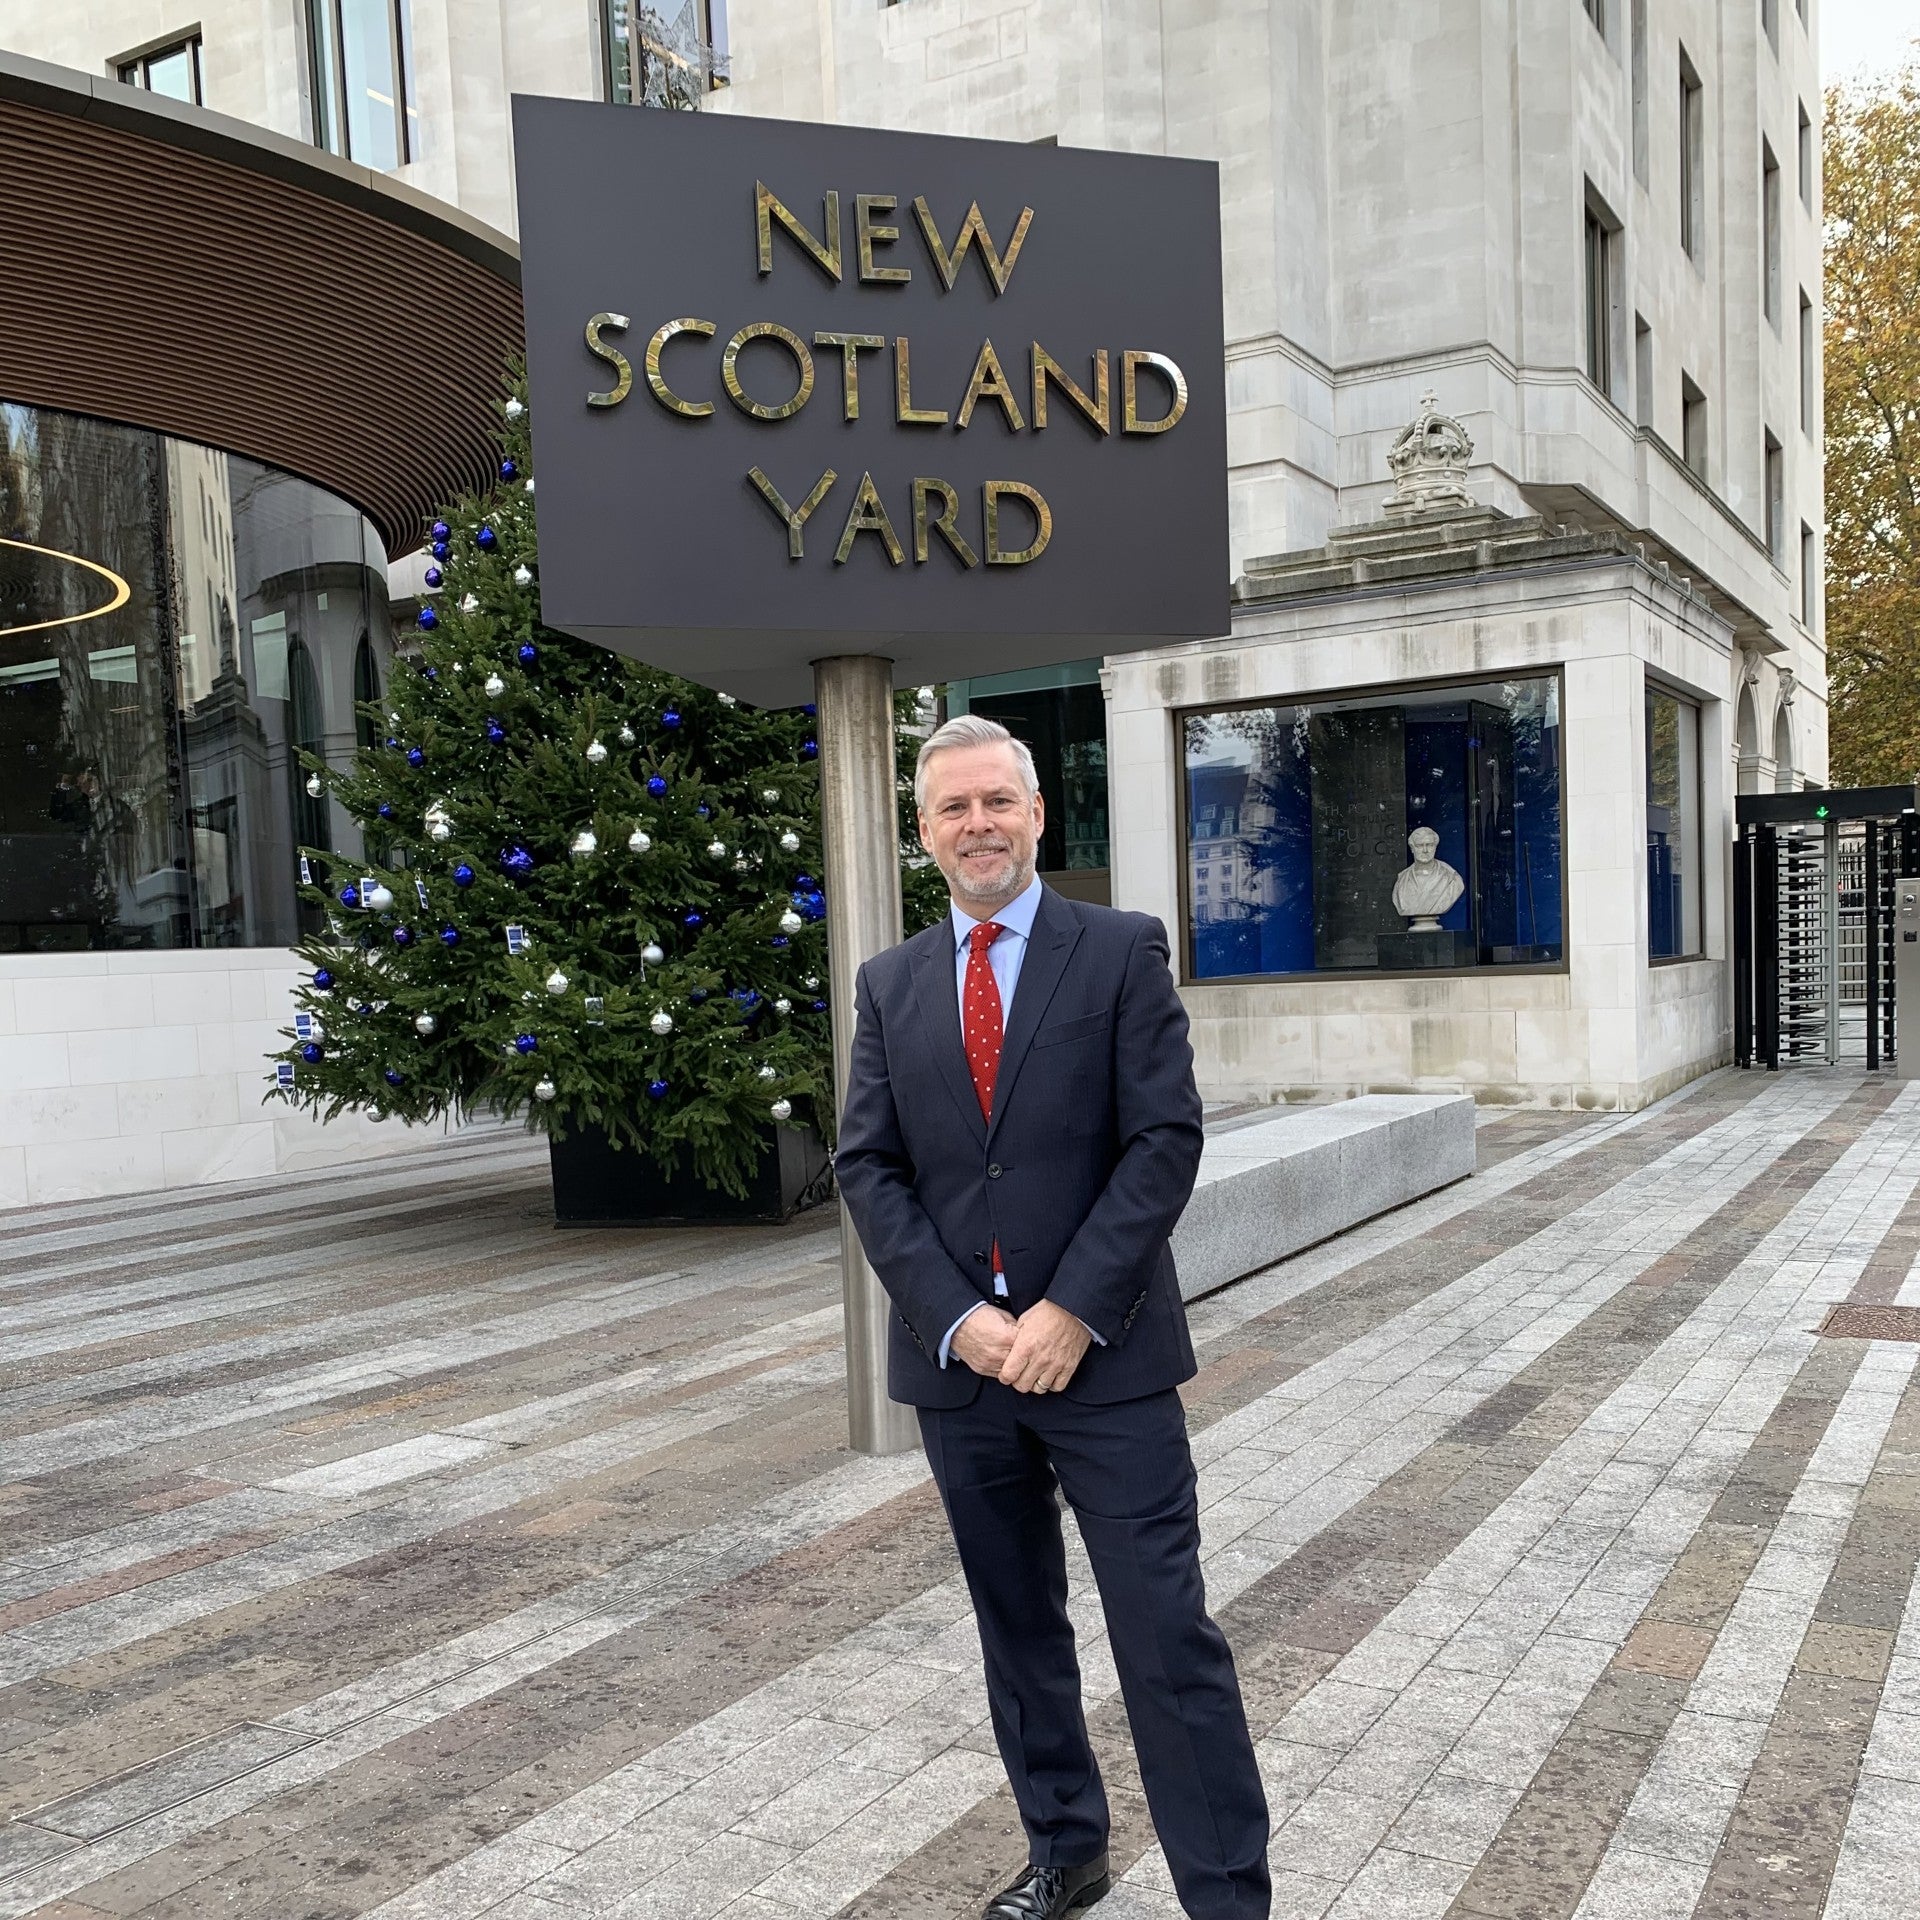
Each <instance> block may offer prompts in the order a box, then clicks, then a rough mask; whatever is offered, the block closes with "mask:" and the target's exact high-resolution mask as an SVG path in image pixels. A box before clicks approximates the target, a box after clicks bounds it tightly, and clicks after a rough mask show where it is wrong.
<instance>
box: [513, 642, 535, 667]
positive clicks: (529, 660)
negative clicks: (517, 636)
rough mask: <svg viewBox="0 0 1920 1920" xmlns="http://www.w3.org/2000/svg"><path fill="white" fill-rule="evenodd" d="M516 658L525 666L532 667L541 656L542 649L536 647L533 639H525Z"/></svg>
mask: <svg viewBox="0 0 1920 1920" xmlns="http://www.w3.org/2000/svg"><path fill="white" fill-rule="evenodd" d="M514 658H515V659H516V660H518V661H519V662H520V664H521V665H522V666H523V667H530V666H532V665H533V663H534V662H535V661H536V660H538V659H539V658H540V649H539V648H538V647H536V646H535V645H534V644H533V642H532V641H531V640H523V641H521V643H520V647H519V651H518V652H517V653H516V654H515V655H514Z"/></svg>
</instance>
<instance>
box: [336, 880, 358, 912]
mask: <svg viewBox="0 0 1920 1920" xmlns="http://www.w3.org/2000/svg"><path fill="white" fill-rule="evenodd" d="M340 904H341V905H342V906H343V907H357V906H358V905H359V904H360V889H359V888H358V887H356V886H355V885H354V884H353V882H352V881H351V880H349V881H348V882H347V884H346V885H345V886H344V887H342V888H341V889H340Z"/></svg>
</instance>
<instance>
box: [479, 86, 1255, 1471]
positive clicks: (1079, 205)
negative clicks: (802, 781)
mask: <svg viewBox="0 0 1920 1920" xmlns="http://www.w3.org/2000/svg"><path fill="white" fill-rule="evenodd" d="M514 158H515V171H516V175H517V180H518V187H519V199H520V233H521V265H522V283H523V289H524V294H525V302H526V320H527V370H528V379H529V382H530V385H531V390H532V399H533V427H534V450H535V453H536V456H537V460H538V468H539V477H540V589H541V603H542V608H543V611H544V613H545V616H546V618H547V620H548V621H549V622H550V623H551V624H552V625H554V626H556V627H559V628H561V629H563V630H565V631H567V632H571V633H575V634H579V635H580V636H582V637H583V638H585V639H588V640H592V641H595V642H597V643H598V644H600V645H602V646H607V647H611V648H613V649H615V650H616V651H618V652H621V653H624V654H627V655H629V656H631V657H632V658H635V659H639V660H645V661H647V662H649V663H650V664H652V665H653V666H656V667H659V668H661V669H663V670H665V671H666V672H669V673H676V674H681V675H684V676H685V677H686V678H688V679H691V680H697V681H699V682H701V683H703V684H704V685H707V686H710V687H715V688H718V689H719V690H721V691H722V692H725V693H729V694H732V695H733V696H734V697H735V698H737V699H742V700H751V701H754V702H757V703H759V704H761V705H764V706H790V705H797V704H798V703H800V702H801V701H804V700H806V699H808V698H812V699H814V700H815V702H816V705H817V707H818V721H819V727H818V738H819V742H820V772H821V797H822V806H823V813H824V823H825V833H826V868H827V881H828V886H827V914H828V934H829V942H830V952H831V961H832V983H831V987H830V995H831V1005H832V1011H833V1038H834V1063H835V1070H836V1077H837V1084H838V1085H839V1087H840V1089H841V1091H842V1095H843V1097H844V1088H845V1078H846V1064H847V1057H848V1052H849V1048H850V1043H851V1036H852V1027H853V984H854V975H855V973H856V972H857V970H858V967H859V965H860V963H861V961H863V960H865V959H866V958H867V957H868V956H869V955H871V954H873V953H876V952H878V951H880V950H881V949H882V948H883V947H886V946H888V945H890V944H892V943H893V942H894V941H897V940H898V939H899V937H900V875H899V862H898V849H897V834H898V829H897V825H896V818H897V816H896V801H895V793H894V761H893V752H894V741H893V714H892V704H891V700H890V697H889V696H890V692H891V689H892V687H893V686H894V685H896V684H905V685H909V686H911V685H919V684H923V683H925V682H928V681H941V680H949V679H958V678H963V677H974V676H979V675H985V674H995V673H1006V672H1012V671H1016V670H1020V669H1024V668H1029V667H1039V666H1046V665H1051V664H1054V663H1057V662H1060V661H1066V660H1078V659H1085V658H1086V657H1087V656H1088V655H1089V654H1109V655H1111V654H1115V653H1124V652H1127V651H1129V650H1133V649H1137V648H1141V647H1151V646H1164V645H1167V644H1170V643H1174V642H1187V641H1196V640H1206V639H1211V638H1215V637H1217V636H1220V635H1224V634H1225V633H1226V632H1227V631H1228V578H1229V563H1228V552H1227V532H1226V528H1227V515H1226V363H1225V352H1224V346H1223V327H1222V320H1221V296H1220V188H1219V175H1218V170H1217V169H1216V168H1215V167H1214V166H1213V165H1212V164H1211V163H1209V162H1202V161H1195V160H1170V159H1164V158H1160V157H1157V156H1153V155H1146V154H1130V153H1096V152H1091V151H1087V150H1084V149H1074V148H1062V147H1034V146H1027V145H1023V144H1017V143H1013V142H1007V141H992V140H955V139H946V138H940V137H935V136H930V135H923V134H908V133H892V132H882V131H878V130H875V129H870V128H859V127H835V126H820V125H810V124H800V123H794V122H787V121H777V120H757V119H752V118H749V117H748V116H745V115H740V114H731V113H721V112H703V113H671V112H665V111H660V110H649V109H644V108H641V109H636V108H631V107H618V106H601V105H595V104H590V103H586V102H580V101H563V100H545V99H535V98H518V99H516V100H515V102H514ZM983 1177H984V1176H983ZM845 1250H846V1275H845V1280H846V1288H845V1293H846V1337H847V1383H848V1394H849V1402H850V1406H849V1421H848V1429H849V1435H850V1438H851V1440H852V1444H853V1445H854V1446H855V1447H857V1448H860V1449H861V1450H863V1451H869V1452H888V1451H893V1450H895V1449H897V1448H904V1447H908V1446H911V1445H912V1444H914V1437H915V1428H914V1422H913V1417H912V1415H911V1414H910V1413H909V1412H908V1410H907V1409H905V1408H903V1407H896V1406H894V1405H893V1404H892V1403H891V1402H890V1401H889V1400H888V1399H887V1396H886V1385H885V1377H886V1367H885V1358H886V1341H887V1337H888V1319H889V1314H890V1308H889V1305H888V1302H887V1299H886V1296H885V1294H884V1292H883V1290H882V1289H881V1287H880V1285H879V1282H878V1280H877V1278H876V1276H875V1274H874V1272H873V1269H872V1268H871V1267H870V1266H869V1265H868V1263H867V1261H866V1259H865V1257H864V1256H863V1254H862V1253H861V1251H860V1247H859V1243H858V1241H857V1240H856V1239H855V1238H854V1236H853V1234H852V1232H851V1230H850V1229H848V1230H847V1231H846V1235H845Z"/></svg>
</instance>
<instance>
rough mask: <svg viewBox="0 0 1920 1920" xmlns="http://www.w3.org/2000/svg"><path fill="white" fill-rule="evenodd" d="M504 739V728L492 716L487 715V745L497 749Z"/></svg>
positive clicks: (505, 731) (505, 735)
mask: <svg viewBox="0 0 1920 1920" xmlns="http://www.w3.org/2000/svg"><path fill="white" fill-rule="evenodd" d="M506 737H507V730H506V728H505V727H503V726H502V725H501V724H500V722H499V721H498V720H496V719H495V718H494V717H493V715H492V714H488V715H487V741H488V743H489V745H492V746H496V747H497V746H498V745H499V744H500V743H501V741H503V740H504V739H505V738H506Z"/></svg>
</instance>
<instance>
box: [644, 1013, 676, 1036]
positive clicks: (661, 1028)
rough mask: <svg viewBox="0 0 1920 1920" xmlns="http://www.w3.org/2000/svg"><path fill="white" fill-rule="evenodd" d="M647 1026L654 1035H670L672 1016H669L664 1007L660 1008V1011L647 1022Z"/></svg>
mask: <svg viewBox="0 0 1920 1920" xmlns="http://www.w3.org/2000/svg"><path fill="white" fill-rule="evenodd" d="M647 1025H648V1026H650V1027H651V1028H652V1029H653V1030H654V1032H655V1033H671V1032H672V1031H673V1015H672V1014H670V1013H669V1012H668V1011H667V1010H666V1008H665V1007H662V1008H661V1009H660V1011H659V1012H658V1013H656V1014H655V1015H654V1016H653V1018H652V1019H651V1020H649V1021H648V1022H647Z"/></svg>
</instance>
